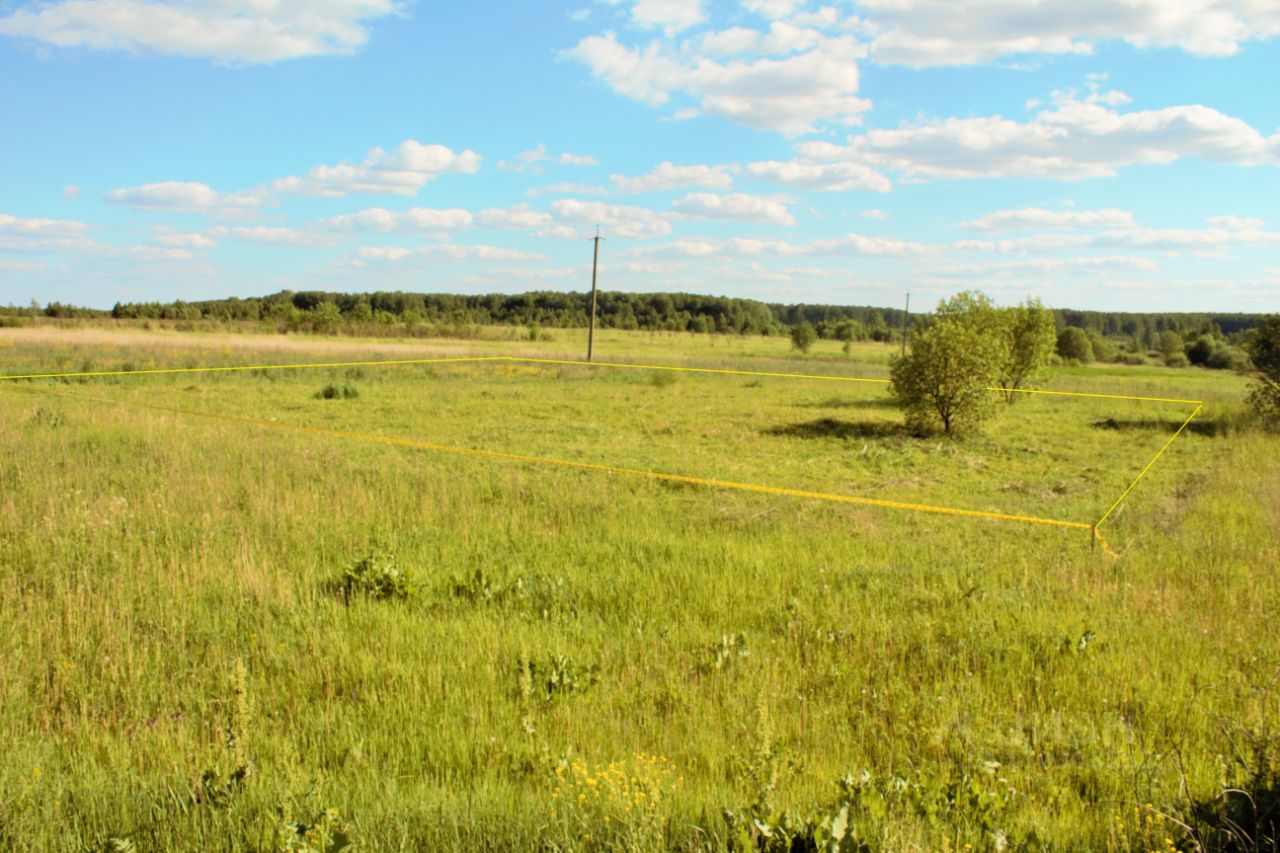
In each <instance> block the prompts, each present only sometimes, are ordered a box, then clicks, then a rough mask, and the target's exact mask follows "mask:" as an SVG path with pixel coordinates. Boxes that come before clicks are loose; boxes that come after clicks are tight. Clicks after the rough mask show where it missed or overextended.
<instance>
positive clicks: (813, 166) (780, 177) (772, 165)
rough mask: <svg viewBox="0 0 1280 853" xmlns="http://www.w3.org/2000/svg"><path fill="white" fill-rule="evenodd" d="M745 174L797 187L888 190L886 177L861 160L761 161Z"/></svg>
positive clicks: (889, 187)
mask: <svg viewBox="0 0 1280 853" xmlns="http://www.w3.org/2000/svg"><path fill="white" fill-rule="evenodd" d="M747 174H749V175H751V176H752V177H756V178H760V179H761V180H765V181H770V182H772V183H775V184H781V185H782V186H784V187H791V188H793V189H798V190H818V191H821V192H848V191H849V190H868V191H870V192H882V193H883V192H888V191H889V190H890V189H892V185H891V184H890V183H889V179H888V178H886V177H885V176H884V175H882V174H880V173H879V172H877V171H876V170H875V169H872V168H871V167H870V166H867V165H865V164H863V163H809V162H804V161H800V160H788V161H779V160H765V161H762V162H759V163H751V164H748V166H747Z"/></svg>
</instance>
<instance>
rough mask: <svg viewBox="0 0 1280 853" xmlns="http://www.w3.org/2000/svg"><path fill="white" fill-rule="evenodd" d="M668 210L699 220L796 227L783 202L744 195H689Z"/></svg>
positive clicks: (794, 220) (793, 217)
mask: <svg viewBox="0 0 1280 853" xmlns="http://www.w3.org/2000/svg"><path fill="white" fill-rule="evenodd" d="M671 207H672V209H673V210H676V211H679V212H680V213H683V214H686V215H688V216H696V217H698V218H701V219H730V220H735V221H739V222H763V223H767V224H771V225H795V224H796V218H795V216H793V215H792V213H791V211H790V210H788V209H787V206H786V205H785V204H783V203H782V202H780V201H777V200H775V199H771V198H764V197H762V196H755V195H747V194H745V193H730V194H728V195H717V194H715V193H690V194H689V195H686V196H685V197H684V198H682V199H677V200H676V201H674V202H672V204H671Z"/></svg>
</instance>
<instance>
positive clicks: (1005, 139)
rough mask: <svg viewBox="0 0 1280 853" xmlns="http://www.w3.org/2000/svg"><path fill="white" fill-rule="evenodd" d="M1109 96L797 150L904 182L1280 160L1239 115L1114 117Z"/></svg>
mask: <svg viewBox="0 0 1280 853" xmlns="http://www.w3.org/2000/svg"><path fill="white" fill-rule="evenodd" d="M1115 102H1116V99H1114V98H1112V97H1110V93H1099V92H1097V91H1096V90H1092V91H1091V92H1090V93H1089V94H1087V95H1085V96H1083V97H1081V96H1079V95H1078V94H1077V93H1076V92H1057V93H1055V98H1054V105H1053V106H1052V107H1046V108H1045V109H1043V110H1041V111H1040V112H1039V113H1037V114H1036V116H1035V117H1034V118H1033V119H1032V120H1031V121H1029V122H1018V121H1013V120H1010V119H1006V118H1002V117H1001V116H998V115H995V116H983V117H976V118H947V119H939V120H931V121H924V122H920V123H915V124H907V125H903V126H902V127H900V128H899V129H897V130H870V131H867V132H866V133H865V134H862V135H859V136H853V137H850V138H849V144H848V145H844V146H841V145H834V144H832V143H829V142H809V143H802V144H800V145H799V146H797V151H798V152H799V153H800V155H801V156H802V157H803V158H804V159H806V160H811V161H818V162H834V163H853V164H862V165H868V166H873V167H877V168H883V169H890V170H894V171H898V172H901V173H903V174H904V175H905V176H907V177H908V178H912V179H918V178H944V179H954V178H997V177H1018V178H1047V179H1053V180H1079V179H1083V178H1094V177H1102V176H1109V175H1114V174H1115V173H1116V170H1117V169H1119V168H1120V167H1122V166H1128V165H1136V164H1167V163H1172V162H1174V161H1175V160H1178V159H1180V158H1183V157H1201V158H1204V159H1207V160H1216V161H1219V162H1224V163H1233V164H1236V165H1262V164H1272V165H1275V164H1278V163H1280V133H1278V134H1275V135H1272V136H1270V137H1264V136H1262V135H1261V134H1260V133H1259V132H1258V131H1257V130H1255V129H1254V128H1252V127H1250V126H1249V125H1248V124H1246V123H1245V122H1243V121H1241V120H1240V119H1237V118H1233V117H1231V116H1228V115H1224V114H1223V113H1220V112H1218V111H1217V110H1215V109H1212V108H1210V107H1206V106H1201V105H1198V104H1193V105H1186V106H1176V107H1165V108H1163V109H1155V110H1133V111H1130V112H1119V111H1118V110H1114V109H1111V108H1110V106H1109V105H1110V104H1113V103H1115Z"/></svg>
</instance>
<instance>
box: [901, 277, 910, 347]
mask: <svg viewBox="0 0 1280 853" xmlns="http://www.w3.org/2000/svg"><path fill="white" fill-rule="evenodd" d="M910 323H911V291H910V290H908V291H907V307H906V308H904V309H903V312H902V355H903V357H904V358H905V357H906V355H907V330H908V329H909V328H910Z"/></svg>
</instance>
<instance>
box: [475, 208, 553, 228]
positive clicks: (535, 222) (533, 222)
mask: <svg viewBox="0 0 1280 853" xmlns="http://www.w3.org/2000/svg"><path fill="white" fill-rule="evenodd" d="M476 221H477V222H478V223H480V224H481V225H483V226H485V227H486V228H545V227H547V226H549V225H550V224H551V214H549V213H547V212H546V211H542V210H530V209H529V206H528V205H524V204H517V205H513V206H511V207H508V208H489V209H488V210H482V211H480V213H479V214H477V215H476Z"/></svg>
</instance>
